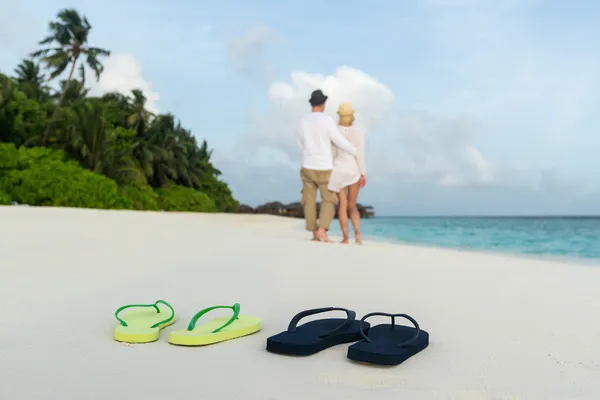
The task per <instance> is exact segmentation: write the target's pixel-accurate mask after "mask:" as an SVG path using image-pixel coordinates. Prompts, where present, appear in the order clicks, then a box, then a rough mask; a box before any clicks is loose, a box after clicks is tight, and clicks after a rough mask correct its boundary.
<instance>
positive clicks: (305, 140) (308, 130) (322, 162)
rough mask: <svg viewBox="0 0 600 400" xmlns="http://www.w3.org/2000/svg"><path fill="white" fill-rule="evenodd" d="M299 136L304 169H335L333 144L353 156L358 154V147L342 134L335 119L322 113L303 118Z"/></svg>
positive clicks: (299, 127)
mask: <svg viewBox="0 0 600 400" xmlns="http://www.w3.org/2000/svg"><path fill="white" fill-rule="evenodd" d="M297 135H298V136H297V140H298V147H299V148H300V153H301V155H302V168H306V169H314V170H330V169H333V150H332V147H331V142H333V143H334V144H335V145H336V146H337V147H338V148H339V149H341V150H343V151H346V152H348V153H350V154H352V155H353V156H356V155H357V153H358V152H357V150H356V147H354V146H353V145H352V144H351V143H350V142H349V141H348V140H347V139H346V138H345V137H344V136H343V135H342V134H341V133H340V131H339V130H338V127H337V126H336V125H335V122H333V119H332V118H331V117H330V116H328V115H325V114H323V113H322V112H312V113H310V114H308V115H306V116H304V117H302V119H301V120H300V124H299V126H298V133H297Z"/></svg>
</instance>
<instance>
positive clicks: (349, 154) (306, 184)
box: [297, 90, 367, 244]
mask: <svg viewBox="0 0 600 400" xmlns="http://www.w3.org/2000/svg"><path fill="white" fill-rule="evenodd" d="M326 101H327V96H325V95H324V94H323V92H322V91H321V90H315V91H314V92H313V93H312V95H311V97H310V99H309V103H310V105H311V106H312V112H311V113H310V114H308V115H306V116H304V117H303V118H302V119H301V120H300V124H299V126H298V132H297V140H298V146H299V148H300V153H301V158H302V167H301V170H300V177H301V179H302V200H301V203H302V206H303V208H304V218H305V220H306V229H307V230H309V231H311V232H312V234H313V240H315V241H325V242H331V240H330V239H329V237H328V236H327V231H328V230H329V225H330V224H331V221H332V220H333V218H334V216H335V206H336V205H338V219H339V221H340V226H341V228H342V234H343V239H342V243H348V214H350V220H351V221H352V226H353V228H354V233H355V236H356V243H357V244H361V243H362V241H361V238H360V214H359V212H358V208H357V205H356V204H357V203H356V200H357V198H358V191H359V189H360V188H362V187H364V186H365V185H366V183H367V180H366V171H365V150H364V143H365V141H364V135H363V133H362V132H361V131H360V130H359V129H358V128H356V127H355V126H354V125H353V123H354V110H353V109H352V106H351V105H350V104H348V103H345V104H342V105H340V107H339V109H338V112H337V113H338V116H339V117H338V118H339V119H338V123H337V125H336V123H335V122H334V121H333V119H332V118H331V117H329V116H327V115H325V114H324V113H323V111H324V110H325V103H326ZM317 190H318V191H319V192H320V194H321V209H320V211H319V222H318V224H317Z"/></svg>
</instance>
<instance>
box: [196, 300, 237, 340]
mask: <svg viewBox="0 0 600 400" xmlns="http://www.w3.org/2000/svg"><path fill="white" fill-rule="evenodd" d="M219 308H227V309H230V310H233V315H232V316H231V318H229V320H228V321H227V322H225V323H224V324H223V325H221V326H220V327H218V328H217V329H215V330H214V331H212V332H211V333H217V332H219V331H221V330H223V329H225V328H226V327H227V326H229V325H230V324H231V323H232V322H233V321H235V320H236V319H238V316H239V314H240V304H239V303H235V304H234V305H233V306H214V307H208V308H205V309H204V310H200V311H199V312H198V313H197V314H196V315H194V316H193V317H192V319H191V320H190V323H189V325H188V327H187V330H188V332H191V331H193V330H194V328H195V327H196V322H198V320H199V319H200V317H202V316H203V315H204V314H206V313H207V312H210V311H212V310H216V309H219Z"/></svg>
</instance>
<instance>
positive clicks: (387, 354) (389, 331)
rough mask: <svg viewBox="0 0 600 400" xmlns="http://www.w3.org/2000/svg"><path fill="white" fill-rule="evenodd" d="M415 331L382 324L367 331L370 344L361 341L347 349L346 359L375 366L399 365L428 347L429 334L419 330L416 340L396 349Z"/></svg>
mask: <svg viewBox="0 0 600 400" xmlns="http://www.w3.org/2000/svg"><path fill="white" fill-rule="evenodd" d="M415 333H416V329H415V328H412V327H408V326H399V325H396V326H393V327H392V325H391V324H382V325H376V326H374V327H372V328H371V329H370V331H369V338H370V339H371V342H370V343H369V342H367V341H365V340H362V341H360V342H357V343H354V344H353V345H352V346H350V347H348V355H347V357H348V358H349V359H351V360H354V361H359V362H364V363H369V364H377V365H399V364H402V363H403V362H404V361H406V360H408V359H409V358H411V357H412V356H414V355H416V354H417V353H419V352H421V351H423V350H424V349H426V348H427V346H429V333H428V332H426V331H424V330H421V331H420V332H419V336H418V338H417V339H416V340H415V341H414V342H412V343H410V344H409V345H406V346H402V347H398V343H403V342H405V341H407V340H409V339H411V338H412V337H414V336H415Z"/></svg>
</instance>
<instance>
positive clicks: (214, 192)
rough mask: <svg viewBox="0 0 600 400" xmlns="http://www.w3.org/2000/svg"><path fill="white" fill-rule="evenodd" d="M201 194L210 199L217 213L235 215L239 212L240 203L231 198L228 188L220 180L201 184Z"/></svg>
mask: <svg viewBox="0 0 600 400" xmlns="http://www.w3.org/2000/svg"><path fill="white" fill-rule="evenodd" d="M202 192H204V193H206V194H207V195H208V196H209V197H210V198H212V199H213V200H214V202H215V205H216V207H217V211H219V212H231V213H236V212H238V210H239V207H240V203H239V202H238V201H237V200H236V199H234V198H233V194H232V193H231V190H230V189H229V186H228V185H227V184H226V183H225V182H223V181H220V180H217V179H211V180H209V181H208V182H203V184H202Z"/></svg>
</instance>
